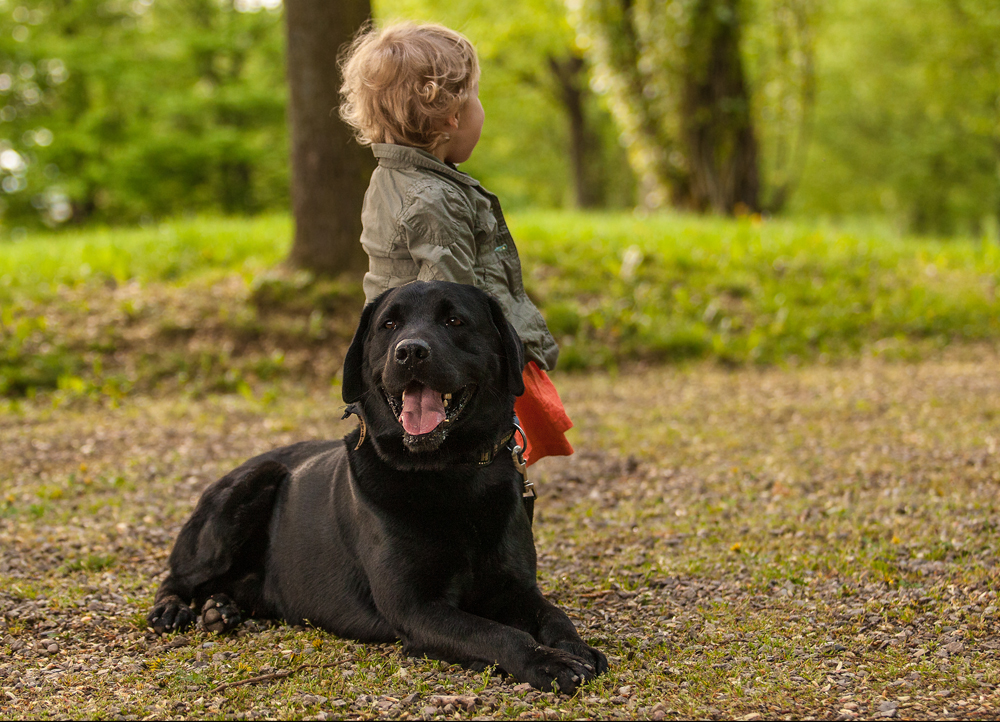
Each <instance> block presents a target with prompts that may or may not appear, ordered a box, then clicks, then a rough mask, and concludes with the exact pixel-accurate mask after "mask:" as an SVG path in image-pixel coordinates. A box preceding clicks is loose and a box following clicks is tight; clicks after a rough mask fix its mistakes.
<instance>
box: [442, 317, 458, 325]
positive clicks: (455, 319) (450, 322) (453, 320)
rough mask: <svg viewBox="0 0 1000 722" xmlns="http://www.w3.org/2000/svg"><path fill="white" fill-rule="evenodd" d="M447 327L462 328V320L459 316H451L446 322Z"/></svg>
mask: <svg viewBox="0 0 1000 722" xmlns="http://www.w3.org/2000/svg"><path fill="white" fill-rule="evenodd" d="M444 325H445V326H461V325H462V319H460V318H459V317H458V316H450V317H449V318H448V320H447V321H445V322H444Z"/></svg>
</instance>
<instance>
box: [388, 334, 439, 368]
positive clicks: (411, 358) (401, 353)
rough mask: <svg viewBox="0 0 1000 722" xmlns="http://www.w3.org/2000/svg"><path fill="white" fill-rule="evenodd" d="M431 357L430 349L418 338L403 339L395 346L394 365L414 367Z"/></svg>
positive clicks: (428, 345)
mask: <svg viewBox="0 0 1000 722" xmlns="http://www.w3.org/2000/svg"><path fill="white" fill-rule="evenodd" d="M430 356H431V347H430V344H428V343H427V342H426V341H421V340H420V339H419V338H404V339H403V340H402V341H400V342H399V343H397V344H396V363H398V364H402V365H403V366H415V365H416V364H418V363H421V362H423V361H426V360H427V359H429V358H430Z"/></svg>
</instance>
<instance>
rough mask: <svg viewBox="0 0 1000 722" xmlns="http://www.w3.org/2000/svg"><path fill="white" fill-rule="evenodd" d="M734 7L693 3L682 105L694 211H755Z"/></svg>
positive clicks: (753, 153) (756, 184)
mask: <svg viewBox="0 0 1000 722" xmlns="http://www.w3.org/2000/svg"><path fill="white" fill-rule="evenodd" d="M738 6H739V0H698V3H697V5H696V6H695V8H694V10H693V16H692V20H691V41H690V46H689V56H688V63H687V76H686V78H685V82H684V101H683V106H682V107H683V119H682V123H683V127H684V139H685V142H686V145H687V158H688V164H689V168H690V172H691V197H692V201H693V203H694V205H695V206H696V208H697V209H698V210H708V209H711V210H713V211H715V212H716V213H725V214H732V213H734V212H740V211H742V212H751V211H756V210H759V208H760V200H759V198H760V170H759V163H758V154H757V139H756V138H755V136H754V129H753V119H752V117H751V115H750V94H749V92H748V90H747V83H746V77H745V73H744V70H743V61H742V58H741V56H740V17H739V7H738Z"/></svg>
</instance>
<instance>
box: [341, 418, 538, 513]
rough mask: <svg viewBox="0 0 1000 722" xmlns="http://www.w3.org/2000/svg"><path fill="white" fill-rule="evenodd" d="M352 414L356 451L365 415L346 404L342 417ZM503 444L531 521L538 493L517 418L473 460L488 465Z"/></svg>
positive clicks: (363, 431)
mask: <svg viewBox="0 0 1000 722" xmlns="http://www.w3.org/2000/svg"><path fill="white" fill-rule="evenodd" d="M352 414H353V415H355V416H357V417H358V421H359V422H360V424H361V435H360V436H359V437H358V443H357V444H356V445H355V447H354V450H355V451H357V450H358V449H360V448H361V445H362V444H363V443H365V439H366V438H367V437H368V425H367V424H366V423H365V417H364V416H362V415H361V410H360V409H359V408H358V406H357V404H348V406H347V408H345V409H344V416H343V417H342V418H345V419H346V418H348V417H349V416H351V415H352ZM515 434H520V435H521V442H522V443H521V444H518V443H517V439H516V438H515V436H514V435H515ZM505 446H506V447H507V449H508V450H509V451H510V456H511V459H513V461H514V468H515V469H517V473H519V474H520V475H521V485H522V488H521V499H522V501H524V508H525V510H526V511H527V512H528V522H529V523H531V522H532V521H533V520H534V508H535V498H536V497H537V496H538V495H537V494H535V489H534V486H535V485H534V484H532V483H531V482H530V481H528V463H527V462H526V461H525V460H524V450H525V449H526V448H527V446H528V437H527V435H526V434H525V433H524V429H522V428H521V427H520V425H519V424H518V423H517V420H516V419H515V421H514V428H512V429H511V430H510V431H508V432H507V433H506V434H504V435H503V436H502V437H500V440H499V441H497V442H496V443H495V444H493V448H492V449H488V450H487V451H484V452H483V453H482V454H480V455H479V457H478V458H476V459H475V460H474V461H475V463H476V464H477V465H479V466H489V465H490V464H492V463H493V461H494V460H495V459H496V458H497V454H499V453H500V449H502V448H504V447H505Z"/></svg>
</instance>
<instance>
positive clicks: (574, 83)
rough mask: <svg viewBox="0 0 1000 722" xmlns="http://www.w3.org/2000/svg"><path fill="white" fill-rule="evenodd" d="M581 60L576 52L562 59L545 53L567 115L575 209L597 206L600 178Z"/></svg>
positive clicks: (599, 201)
mask: <svg viewBox="0 0 1000 722" xmlns="http://www.w3.org/2000/svg"><path fill="white" fill-rule="evenodd" d="M583 67H584V61H583V58H581V57H580V56H578V55H568V56H566V57H565V58H563V59H561V60H560V59H558V58H556V57H554V56H551V55H550V56H549V69H550V70H551V71H552V75H553V77H555V79H556V85H557V87H558V95H559V99H560V101H561V102H562V105H563V108H564V109H565V110H566V115H567V117H568V118H569V155H570V162H571V164H572V166H573V191H574V200H575V205H576V207H577V208H597V207H598V206H600V205H601V184H600V179H599V178H595V176H596V175H597V173H596V172H595V168H594V166H595V165H596V163H595V161H594V158H593V155H594V154H595V153H597V152H599V150H600V146H599V143H600V140H599V139H598V138H597V137H596V135H595V134H594V132H593V131H592V130H591V129H590V126H589V125H588V124H587V116H586V113H585V110H584V92H585V88H586V83H587V79H586V76H585V75H584V72H583Z"/></svg>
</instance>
